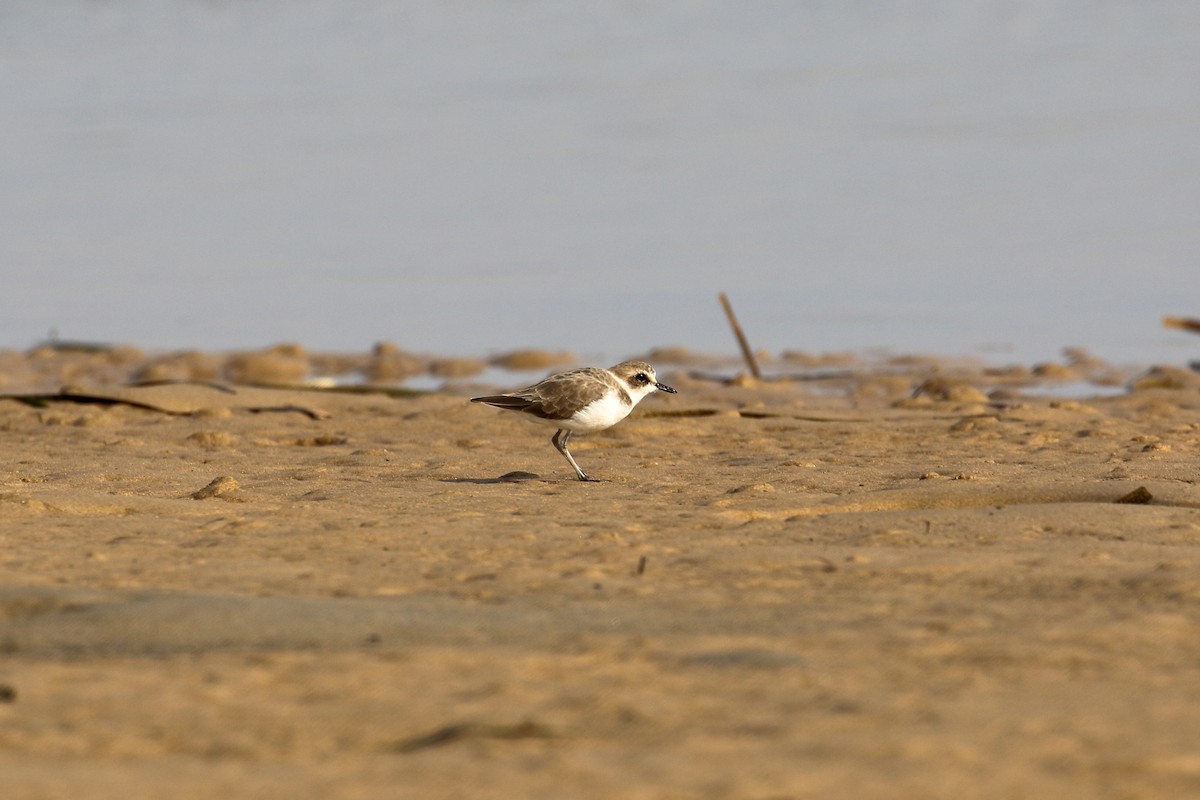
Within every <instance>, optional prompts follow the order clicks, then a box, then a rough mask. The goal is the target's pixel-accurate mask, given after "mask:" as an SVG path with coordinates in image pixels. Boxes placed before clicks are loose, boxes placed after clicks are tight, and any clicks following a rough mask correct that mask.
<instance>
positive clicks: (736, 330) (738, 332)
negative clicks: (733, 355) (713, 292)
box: [717, 292, 762, 379]
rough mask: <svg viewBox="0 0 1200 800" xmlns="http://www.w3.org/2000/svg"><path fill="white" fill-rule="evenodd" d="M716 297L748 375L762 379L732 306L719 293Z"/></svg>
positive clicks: (722, 293) (726, 298)
mask: <svg viewBox="0 0 1200 800" xmlns="http://www.w3.org/2000/svg"><path fill="white" fill-rule="evenodd" d="M717 297H718V298H719V299H720V301H721V307H722V308H724V309H725V317H726V318H727V319H728V320H729V327H731V328H733V335H734V336H736V337H737V340H738V346H740V347H741V348H742V358H744V359H746V366H748V367H750V374H751V375H753V376H754V377H755V378H756V379H759V378H762V373H760V372H759V371H758V362H757V361H755V360H754V351H752V350H751V349H750V343H749V342H747V341H746V334H744V333H742V326H741V325H738V321H737V317H735V316H734V315H733V306H731V305H729V298H728V297H726V296H725V293H724V292H721V293H720V294H719V295H717Z"/></svg>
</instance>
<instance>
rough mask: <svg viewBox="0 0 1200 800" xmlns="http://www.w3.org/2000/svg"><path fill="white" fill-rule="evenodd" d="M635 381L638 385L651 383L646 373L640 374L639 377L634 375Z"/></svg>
mask: <svg viewBox="0 0 1200 800" xmlns="http://www.w3.org/2000/svg"><path fill="white" fill-rule="evenodd" d="M633 379H634V380H635V381H637V382H638V383H649V382H650V379H649V378H647V377H646V373H644V372H639V373H638V374H637V375H634V376H633Z"/></svg>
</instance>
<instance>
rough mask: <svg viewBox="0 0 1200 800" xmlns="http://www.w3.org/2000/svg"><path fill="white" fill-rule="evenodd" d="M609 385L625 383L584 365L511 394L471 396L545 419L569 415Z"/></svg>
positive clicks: (620, 387) (600, 370)
mask: <svg viewBox="0 0 1200 800" xmlns="http://www.w3.org/2000/svg"><path fill="white" fill-rule="evenodd" d="M580 378H585V379H586V380H580ZM610 387H611V388H615V389H617V390H618V391H621V392H624V391H625V387H623V386H621V385H620V384H619V383H617V382H616V381H614V380H613V379H612V377H611V376H610V375H609V374H608V373H607V372H605V371H604V370H602V369H596V368H595V367H583V368H581V369H573V370H570V371H569V372H562V373H559V374H558V375H551V376H550V377H549V378H546V379H545V380H544V381H541V382H540V383H535V384H534V385H533V386H527V387H526V388H524V389H521V390H520V391H517V392H512V393H511V394H498V395H489V396H487V397H472V398H471V402H472V403H487V404H488V405H489V406H495V407H496V408H503V409H506V410H508V411H524V412H525V413H527V414H533V415H534V416H535V417H541V418H542V419H548V420H561V419H570V418H571V415H572V414H574V413H575V411H576V410H577V409H579V407H580V406H582V405H585V404H586V403H587V402H588V401H589V400H592V399H594V398H595V397H596V396H598V395H599V394H601V393H602V392H603V391H604V390H605V389H607V388H610Z"/></svg>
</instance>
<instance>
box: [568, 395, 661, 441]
mask: <svg viewBox="0 0 1200 800" xmlns="http://www.w3.org/2000/svg"><path fill="white" fill-rule="evenodd" d="M640 399H641V397H638V398H636V400H640ZM636 400H635V402H636ZM632 410H633V405H632V404H630V405H626V404H625V403H624V402H623V401H622V399H621V396H620V395H619V394H617V393H616V392H612V393H610V394H606V395H605V396H604V397H601V398H600V399H599V400H595V401H593V402H591V403H588V404H587V405H586V406H584V407H583V408H581V409H579V410H578V411H576V412H575V413H574V414H573V415H571V418H570V419H565V420H562V421H560V422H559V423H558V427H560V428H565V429H566V430H569V431H572V432H574V433H594V432H595V431H602V430H604V429H605V428H611V427H612V426H613V425H616V424H617V423H618V422H620V421H621V420H623V419H625V417H627V416H629V412H630V411H632Z"/></svg>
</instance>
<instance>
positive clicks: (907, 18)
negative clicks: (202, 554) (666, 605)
mask: <svg viewBox="0 0 1200 800" xmlns="http://www.w3.org/2000/svg"><path fill="white" fill-rule="evenodd" d="M1198 286H1200V5H1198V4H1196V3H1194V2H1191V1H1190V0H1186V1H1185V0H1179V1H1177V2H1172V1H1171V0H1163V1H1162V2H1153V3H1133V2H1085V1H1084V0H1029V1H1027V2H1023V1H1022V0H1006V1H1003V2H1002V1H1001V0H955V1H953V2H952V1H950V0H946V1H945V2H938V1H937V0H911V1H910V2H899V3H870V2H841V1H840V0H836V1H835V0H829V1H828V2H825V1H823V0H811V1H809V2H804V1H798V2H672V1H668V0H660V1H657V2H653V3H651V2H612V3H584V2H564V0H526V1H525V2H515V1H514V2H479V1H478V0H425V1H424V2H420V1H418V0H414V1H413V2H381V1H380V0H374V1H371V0H341V1H340V2H336V3H335V2H303V1H296V0H288V2H283V0H246V1H245V2H234V1H233V0H229V1H228V2H221V1H218V0H209V1H208V2H201V0H125V1H124V2H71V0H62V1H61V2H53V3H48V2H42V1H40V0H38V1H36V2H34V1H30V2H17V1H14V0H8V1H7V2H0V347H16V348H21V347H27V346H29V345H31V344H33V343H34V342H36V341H38V340H40V339H43V338H45V337H46V336H47V334H48V332H50V331H52V330H53V331H56V332H57V333H58V335H60V336H62V337H63V338H69V339H85V340H101V341H113V342H126V343H131V344H136V345H139V346H141V347H144V348H147V349H174V348H188V347H197V348H205V349H233V348H242V347H256V346H261V345H267V344H271V343H275V342H281V341H294V342H299V343H301V344H303V345H305V346H306V347H308V348H310V349H318V350H340V351H363V350H366V349H368V348H369V347H370V346H371V344H372V343H374V342H376V341H378V340H389V341H393V342H396V343H397V344H399V345H401V346H402V347H406V348H410V349H413V350H422V351H428V352H435V353H442V354H468V355H485V354H488V353H492V352H495V351H499V350H506V349H510V348H516V347H525V346H534V347H547V348H555V349H558V348H566V349H571V350H574V351H576V352H578V353H581V354H584V355H594V356H595V357H596V358H609V357H613V358H615V357H618V356H624V355H627V354H633V353H640V352H644V351H645V350H646V349H648V348H649V347H652V346H656V345H683V346H686V347H689V348H693V349H696V350H700V351H705V352H711V353H733V352H735V351H736V347H735V345H734V343H733V340H732V338H731V336H730V334H729V331H728V328H727V327H726V325H725V321H724V318H723V316H722V314H721V310H720V307H719V306H718V304H717V301H716V294H717V292H718V291H722V290H724V291H726V292H728V293H729V295H730V297H731V299H732V300H733V303H734V306H735V308H736V309H737V311H738V313H739V316H740V317H741V320H742V323H743V326H744V328H745V329H746V332H747V334H748V335H749V336H750V338H751V340H752V341H753V343H754V344H755V345H756V346H757V347H760V348H765V349H768V350H773V351H779V350H785V349H796V350H807V351H812V352H822V351H831V350H832V351H845V350H849V351H863V350H868V349H873V348H884V349H886V350H888V351H891V352H897V353H910V352H922V353H932V354H945V355H977V356H981V357H983V358H985V359H988V360H991V361H997V362H1009V361H1033V360H1039V359H1050V358H1054V357H1056V356H1057V355H1058V353H1059V351H1060V350H1061V348H1063V347H1064V346H1069V345H1082V346H1085V347H1087V348H1088V349H1090V350H1091V351H1092V352H1093V353H1094V354H1096V355H1098V356H1101V357H1103V358H1107V359H1110V360H1113V361H1116V362H1119V363H1148V362H1151V361H1160V362H1167V361H1175V362H1182V361H1186V360H1188V359H1189V358H1190V357H1192V356H1194V355H1196V354H1197V353H1200V339H1197V337H1195V336H1189V334H1187V333H1183V332H1178V331H1169V330H1164V329H1162V328H1161V326H1160V319H1161V317H1162V316H1163V315H1164V314H1181V315H1194V316H1200V292H1198V291H1197V288H1198Z"/></svg>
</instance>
